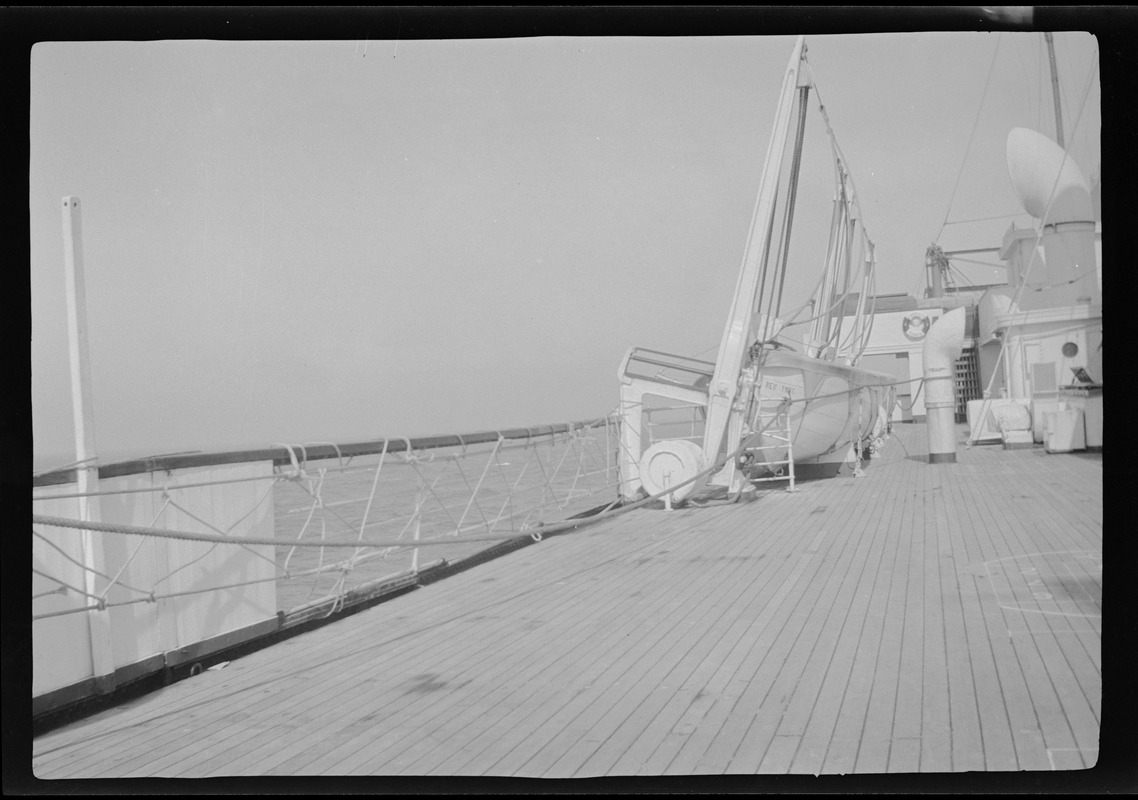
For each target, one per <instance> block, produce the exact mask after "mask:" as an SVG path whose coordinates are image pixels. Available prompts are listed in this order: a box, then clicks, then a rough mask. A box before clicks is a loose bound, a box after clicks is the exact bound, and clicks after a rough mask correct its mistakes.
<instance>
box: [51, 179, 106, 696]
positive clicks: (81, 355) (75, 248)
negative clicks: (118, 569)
mask: <svg viewBox="0 0 1138 800" xmlns="http://www.w3.org/2000/svg"><path fill="white" fill-rule="evenodd" d="M63 262H64V273H65V275H64V278H65V281H66V286H67V332H68V345H69V351H70V361H71V407H72V415H73V418H74V421H75V459H76V461H78V462H80V463H79V466H78V467H76V470H75V474H76V482H77V484H78V491H79V492H80V494H81V495H83V494H85V493H87V492H94V491H97V490H98V488H99V468H98V466H96V465H95V461H94V459H95V411H94V407H93V405H92V396H91V369H90V363H89V357H88V349H87V301H86V286H85V283H84V279H83V234H82V226H81V224H80V210H79V198H78V197H65V198H63ZM79 517H80V519H82V520H83V521H85V522H90V521H98V520H99V517H100V514H99V498H98V497H86V496H81V497H79ZM81 534H82V540H81V541H82V547H83V565H84V567H85V569H84V572H83V579H84V587H83V588H84V590H85V591H86V592H87V593H88V594H91V595H98V594H100V593H101V592H102V590H103V589H104V588H105V579H103V578H100V577H99V575H98V574H97V573H104V574H105V572H106V570H105V569H104V561H105V559H104V550H103V545H102V541H101V540H99V539H98V538H97V535H96V533H95V532H94V531H82V532H81ZM88 600H89V602H90V601H91V599H90V598H88ZM87 622H88V626H89V629H90V633H91V662H92V665H93V667H94V678H95V686H96V691H99V692H106V691H110V690H111V689H113V688H114V671H115V664H114V653H113V651H112V645H111V619H110V612H109V611H107V610H106V609H99V610H95V611H89V612H87Z"/></svg>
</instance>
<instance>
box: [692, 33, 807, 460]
mask: <svg viewBox="0 0 1138 800" xmlns="http://www.w3.org/2000/svg"><path fill="white" fill-rule="evenodd" d="M804 52H805V38H804V37H802V36H800V37H798V41H797V42H796V43H795V45H794V50H793V51H792V53H791V55H790V62H789V64H788V65H787V68H786V72H785V74H784V76H783V80H782V85H781V88H780V90H779V101H778V110H777V111H776V113H775V120H774V126H773V131H772V133H771V139H770V143H769V145H768V146H767V156H766V163H765V164H764V166H763V174H762V179H761V181H760V183H759V194H758V198H757V200H756V201H755V213H754V216H753V217H752V219H751V232H750V236H749V239H748V241H747V247H746V250H745V251H744V254H743V265H742V267H741V268H740V271H739V279H738V282H737V283H736V285H735V297H734V299H733V300H732V303H731V312H730V315H729V316H728V318H727V325H726V327H725V328H724V331H723V338H722V339H721V341H720V343H719V354H718V356H717V357H716V360H715V373H714V375H713V377H712V379H711V384H710V385H709V387H708V405H707V421H706V424H705V427H704V437H703V457H704V459H706V463H707V464H711V463H714V462H715V459H716V458H717V456H718V454H719V452H720V450H721V449H722V447H723V443H724V435H725V434H726V432H727V427H728V422H729V421H731V422H733V423H734V425H733V427H735V426H737V424H738V423H739V420H731V417H732V416H733V415H732V413H731V410H732V405H733V404H734V402H735V395H736V393H737V391H738V383H739V371H740V370H741V369H742V366H743V357H744V356H745V355H746V352H747V348H748V346H749V345H750V333H751V331H750V327H751V320H752V317H753V315H754V312H755V308H754V306H755V303H756V294H757V292H758V289H759V283H760V278H761V275H762V272H763V266H764V264H765V262H766V259H767V258H768V256H769V253H768V251H769V249H770V244H771V231H772V229H773V224H774V208H775V194H776V192H777V190H778V182H779V174H780V171H781V166H782V165H781V163H780V162H781V161H782V153H783V151H784V149H785V146H786V140H787V136H788V135H789V131H790V121H791V111H792V109H793V107H794V99H795V93H796V91H797V89H798V85H799V72H800V67H801V64H802V60H803V58H802V57H803V53H804ZM735 416H738V415H735ZM733 468H734V463H728V464H727V465H726V469H727V470H729V471H730V470H733Z"/></svg>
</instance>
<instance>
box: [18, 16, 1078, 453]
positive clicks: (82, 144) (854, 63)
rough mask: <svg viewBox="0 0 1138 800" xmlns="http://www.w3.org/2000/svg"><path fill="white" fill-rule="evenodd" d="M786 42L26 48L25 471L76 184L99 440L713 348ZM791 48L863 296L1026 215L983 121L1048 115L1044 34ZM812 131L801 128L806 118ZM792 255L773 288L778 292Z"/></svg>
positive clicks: (361, 431) (809, 178) (543, 386)
mask: <svg viewBox="0 0 1138 800" xmlns="http://www.w3.org/2000/svg"><path fill="white" fill-rule="evenodd" d="M1055 41H1056V52H1057V58H1058V60H1059V67H1060V70H1061V75H1062V97H1063V103H1064V111H1063V113H1064V122H1065V127H1066V129H1067V138H1068V145H1069V149H1070V151H1071V154H1072V156H1073V157H1074V158H1075V160H1076V161H1077V163H1078V164H1079V166H1080V167H1081V168H1082V169H1083V171H1084V173H1085V174H1086V175H1087V176H1088V178H1089V177H1091V176H1092V174H1093V173H1094V172H1095V170H1096V169H1097V168H1098V166H1099V125H1100V122H1099V114H1100V108H1099V94H1098V73H1097V71H1096V68H1095V65H1096V63H1097V47H1096V41H1095V39H1094V38H1093V37H1092V36H1090V35H1088V34H1080V33H1058V34H1056V36H1055ZM793 43H794V39H793V37H784V36H776V37H707V38H684V37H670V38H619V37H617V38H532V39H498V40H477V41H461V40H447V41H425V40H418V41H401V42H398V43H396V42H393V41H365V40H359V41H339V42H310V43H306V42H287V43H286V42H282V43H270V42H248V43H239V42H208V41H160V42H98V43H95V42H91V43H83V42H69V43H49V42H45V43H40V44H38V45H36V46H35V48H34V49H33V51H32V54H31V116H30V121H31V127H30V142H31V163H30V181H29V203H30V216H31V230H30V236H31V265H30V266H31V301H32V326H33V327H32V336H33V339H32V370H33V372H32V405H33V433H34V437H35V452H36V460H37V465H38V466H49V465H51V464H53V463H60V464H61V463H64V462H66V461H68V460H69V458H70V456H71V454H72V453H73V447H74V445H73V443H72V437H73V430H72V424H71V415H70V390H69V373H68V362H67V358H68V356H67V343H66V318H65V299H64V280H63V255H62V252H63V248H62V234H61V200H62V198H63V197H64V196H66V195H74V196H77V197H79V198H80V199H81V201H82V203H81V207H82V209H83V212H82V214H83V216H82V224H83V248H84V261H85V264H86V278H87V291H88V295H87V314H88V321H89V339H90V352H91V368H92V375H93V381H94V392H93V394H94V409H95V417H96V444H97V447H98V451H99V453H100V455H101V456H102V457H103V460H104V461H106V460H108V459H111V458H113V457H116V456H125V455H142V454H156V453H162V452H169V451H177V450H188V449H206V450H211V449H222V448H233V447H242V446H255V445H267V444H272V443H275V442H297V443H301V442H306V441H339V442H344V441H359V440H364V439H370V438H376V437H382V436H400V435H408V436H413V435H425V434H434V433H463V432H471V431H476V430H486V429H493V428H504V427H516V426H527V425H540V424H549V423H555V422H568V421H573V420H580V419H587V418H591V417H594V416H599V415H602V414H605V413H607V412H608V411H610V410H612V409H613V408H614V407H615V406H616V402H617V385H618V384H617V378H616V370H617V367H618V365H619V363H620V360H621V357H622V356H623V354H624V352H625V351H626V350H627V348H628V347H630V346H632V345H639V346H644V347H649V348H653V349H660V350H665V351H669V352H675V353H679V354H684V355H702V356H703V357H705V358H708V359H711V358H714V352H715V347H716V346H717V344H718V341H719V337H720V335H721V333H722V328H723V325H724V322H725V317H726V313H727V310H728V307H729V304H730V300H731V293H732V291H733V290H734V286H735V280H736V277H737V274H738V270H739V264H740V260H741V257H742V253H743V248H744V245H745V243H746V238H747V233H748V227H749V225H750V219H751V213H752V210H753V206H754V201H755V191H756V188H757V185H758V181H759V174H760V171H761V168H762V157H763V154H764V153H765V149H766V145H767V140H768V137H769V135H770V124H771V119H772V115H773V112H774V105H775V99H776V98H775V92H776V91H777V86H778V81H779V78H780V76H781V74H782V72H783V70H784V68H785V66H786V61H787V59H788V57H789V55H790V52H791V48H792V47H793ZM807 46H808V48H809V51H808V60H809V62H810V64H811V67H812V70H813V74H814V77H815V80H816V83H817V88H818V92H819V93H820V97H821V100H822V102H823V103H824V104H825V106H826V109H827V113H828V114H829V117H830V120H831V122H832V124H833V127H834V130H835V133H836V135H837V138H838V141H839V143H840V145H841V147H842V150H843V152H844V154H845V155H846V157H847V160H848V161H849V164H850V167H851V169H852V170H853V177H854V180H855V182H856V184H857V187H858V190H859V192H860V195H861V201H862V207H863V211H864V213H865V224H866V227H867V230H868V232H869V235H870V237H871V238H872V239H873V240H874V242H875V243H876V245H877V255H878V261H879V277H878V292H879V293H892V292H908V293H912V294H919V293H920V292H921V291H922V290H923V287H924V253H925V249H926V247H927V246H928V245H929V244H930V243H931V242H933V241H934V240H935V241H938V242H939V243H940V244H941V245H942V246H943V247H945V248H946V249H949V250H951V249H960V248H971V247H985V246H997V245H998V244H999V240H1000V237H1001V236H1002V234H1003V232H1004V230H1005V229H1006V228H1007V227H1008V225H1009V224H1010V223H1011V221H1012V219H1013V218H1014V215H1016V214H1017V212H1019V208H1018V206H1017V204H1016V201H1015V198H1014V195H1013V194H1012V191H1011V187H1010V184H1009V182H1008V179H1007V169H1006V166H1005V163H1004V142H1005V139H1006V136H1007V132H1008V131H1009V130H1010V129H1011V128H1012V127H1013V126H1016V125H1023V126H1027V127H1031V128H1036V129H1040V130H1043V131H1044V132H1046V133H1048V134H1049V135H1053V134H1054V121H1053V117H1052V101H1051V86H1050V80H1049V75H1048V72H1047V63H1046V50H1045V45H1044V40H1043V36H1042V34H1031V33H1000V34H982V33H946V34H930V33H922V34H870V35H849V36H818V37H812V38H808V40H807ZM1088 89H1089V93H1088ZM1084 98H1085V100H1084ZM1080 108H1081V109H1082V110H1081V114H1080ZM808 128H809V129H810V130H811V134H812V135H813V136H814V137H820V135H821V130H822V125H821V118H820V116H819V115H818V113H817V111H816V109H815V108H814V107H812V109H811V116H810V117H809V120H808ZM811 141H812V142H813V143H814V144H815V145H823V146H824V139H821V138H815V139H812V140H811ZM819 152H820V153H821V154H822V157H821V158H817V159H812V160H810V161H808V163H807V166H805V167H804V172H803V182H804V184H805V188H804V190H803V192H804V193H805V196H804V197H803V198H802V200H803V201H805V200H813V199H815V197H816V198H817V199H819V200H820V202H818V203H816V204H815V205H814V206H813V207H806V206H805V205H804V204H803V202H801V201H800V205H799V208H798V211H797V212H796V217H795V226H796V241H797V240H798V238H799V237H801V238H803V240H804V242H805V244H804V245H803V246H802V248H801V253H802V256H801V260H804V261H806V262H809V261H810V260H811V258H812V257H813V255H812V252H811V247H818V246H819V245H818V243H819V242H823V241H824V237H825V235H826V227H827V226H828V223H829V216H830V207H829V194H830V187H831V186H832V174H831V167H830V165H829V163H827V160H826V158H825V150H820V151H819ZM987 217H997V219H994V220H985V221H982V222H974V223H969V224H955V223H957V222H958V221H960V220H975V219H981V218H987ZM946 220H947V221H948V222H949V223H954V224H949V225H948V226H947V227H945V226H944V223H945V221H946ZM1018 220H1019V223H1020V224H1027V223H1028V222H1029V219H1028V218H1027V217H1024V216H1022V214H1021V215H1020V216H1019V217H1018ZM816 274H817V273H816V272H815V271H814V266H813V264H811V263H806V264H804V265H803V266H802V267H801V268H800V269H798V270H797V271H796V272H795V274H793V275H791V276H790V277H789V279H788V281H789V283H788V286H787V289H786V296H787V304H786V305H788V306H789V305H796V304H797V302H799V301H801V300H802V299H804V293H805V292H806V291H808V290H809V288H810V287H811V286H812V285H813V280H814V278H815V277H816ZM970 274H972V275H974V276H975V277H976V279H977V280H984V281H987V280H989V279H990V278H991V277H992V276H993V275H994V274H995V273H994V271H993V270H990V269H986V268H984V267H976V268H975V271H973V272H971V273H970Z"/></svg>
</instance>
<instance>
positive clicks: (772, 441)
mask: <svg viewBox="0 0 1138 800" xmlns="http://www.w3.org/2000/svg"><path fill="white" fill-rule="evenodd" d="M756 400H757V402H758V410H757V411H756V412H755V417H754V425H753V426H752V427H753V428H754V430H756V431H757V432H758V433H759V434H761V435H762V436H763V437H765V440H766V441H767V442H769V444H763V445H757V446H755V447H748V448H747V449H746V450H745V451H744V453H745V455H747V456H750V458H752V459H753V458H754V456H753V455H752V454H753V453H756V452H758V451H763V450H781V449H783V448H786V458H785V459H784V460H781V461H763V464H765V465H766V466H767V467H769V468H771V470H772V471H773V472H774V473H775V474H773V475H771V476H770V477H767V478H749V479H748V480H749V481H750V482H751V483H769V482H771V481H789V482H790V485H789V486H787V488H786V491H788V492H796V491H798V490H797V489H796V488H795V486H794V442H793V437H792V436H791V435H790V404H789V403H788V402H787V401H786V400H779V399H777V398H773V397H759V398H756ZM760 441H763V440H762V439H760ZM780 467H781V469H779V468H780Z"/></svg>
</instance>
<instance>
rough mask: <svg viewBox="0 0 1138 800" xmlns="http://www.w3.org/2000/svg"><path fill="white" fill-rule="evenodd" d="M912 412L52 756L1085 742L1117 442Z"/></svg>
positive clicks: (748, 752)
mask: <svg viewBox="0 0 1138 800" xmlns="http://www.w3.org/2000/svg"><path fill="white" fill-rule="evenodd" d="M924 436H925V429H924V426H922V425H919V424H916V425H901V426H898V428H897V429H896V430H895V436H894V439H893V441H891V442H890V443H889V444H888V446H887V449H886V451H885V453H884V454H883V455H882V456H881V457H880V458H876V459H874V460H873V461H872V463H871V464H870V465H869V466H868V468H867V469H866V471H865V475H864V477H860V478H854V477H852V476H849V475H842V476H839V477H838V478H834V479H830V480H824V481H811V482H800V483H799V484H798V491H797V492H795V493H788V492H786V491H785V490H784V484H765V485H763V487H762V488H761V489H760V490H759V491H758V492H757V493H756V494H755V495H754V496H753V497H752V498H751V499H749V500H746V501H744V502H742V503H738V504H725V503H715V502H712V503H710V504H708V505H707V506H705V507H684V508H677V509H674V510H671V511H666V510H664V509H663V508H647V509H640V510H636V511H633V512H631V513H629V514H626V515H623V516H620V517H617V518H615V519H612V520H609V521H604V522H600V523H597V524H595V525H591V526H587V527H585V528H582V529H580V530H579V531H576V532H574V533H571V534H567V535H562V536H552V537H547V538H546V539H545V540H544V541H542V542H541V543H539V544H537V545H535V546H531V547H527V548H523V549H520V550H516V551H514V552H511V553H509V554H507V555H505V556H502V557H500V558H498V559H496V560H494V561H490V562H487V563H485V564H481V565H479V566H477V567H475V568H473V569H470V570H468V571H466V572H462V573H459V574H456V575H453V576H451V577H448V578H447V579H445V580H443V581H440V582H438V583H435V584H430V585H428V586H424V587H421V588H419V589H417V590H416V591H413V592H411V593H408V594H405V595H402V596H399V597H396V598H394V599H392V600H390V601H388V602H386V603H383V604H381V605H379V606H376V607H374V608H372V609H369V610H367V611H364V612H361V613H359V614H356V615H353V616H350V617H347V618H345V619H342V620H340V621H337V622H335V623H332V624H330V625H328V626H325V627H323V628H320V629H317V630H314V631H310V632H308V633H304V634H301V635H299V636H297V637H295V638H292V639H289V640H287V641H285V642H282V643H279V644H276V645H273V646H272V647H269V648H266V649H264V650H262V651H259V652H256V653H253V654H251V655H248V656H246V657H244V658H241V659H238V660H236V661H234V662H231V663H230V664H229V665H228V666H227V667H225V668H224V669H221V670H214V671H207V672H206V673H204V674H202V675H199V676H197V677H194V678H190V679H188V680H185V681H182V682H180V683H177V684H174V685H171V686H169V687H166V688H164V689H162V690H160V691H158V692H155V693H154V694H151V695H148V696H146V697H144V698H141V699H138V700H135V701H133V702H131V703H129V704H126V705H124V706H121V707H119V708H115V709H112V710H109V711H105V712H103V713H100V714H98V715H95V716H93V717H91V718H89V719H86V720H82V721H79V722H76V723H73V724H71V725H69V726H67V727H64V728H61V729H58V730H55V731H52V732H50V733H48V734H45V735H43V736H41V737H39V738H38V739H37V740H36V741H35V743H34V754H33V769H34V772H35V774H36V775H37V776H39V777H41V778H72V777H103V778H107V777H127V776H131V777H143V776H163V777H203V776H215V777H216V776H236V775H254V776H260V775H397V774H399V775H443V776H446V775H488V776H525V777H596V776H606V775H608V776H627V775H695V774H736V773H739V774H741V773H762V774H768V773H769V774H776V773H799V774H844V773H852V772H858V773H861V772H871V773H878V772H918V771H919V772H926V771H935V772H953V771H955V772H964V771H983V770H988V771H1013V770H1051V769H1082V768H1084V767H1089V766H1093V765H1094V764H1095V762H1096V758H1097V751H1098V735H1099V720H1100V719H1101V697H1102V677H1101V655H1100V651H1101V622H1100V620H1101V593H1102V583H1101V565H1102V459H1101V456H1095V455H1088V454H1047V453H1045V452H1044V451H1043V450H1042V449H1041V448H1034V449H1029V450H1014V451H1005V450H1003V449H1002V448H1001V447H999V446H991V445H985V446H976V447H972V448H967V447H965V446H963V445H961V446H960V447H959V448H958V461H957V463H955V464H938V465H929V464H928V463H926V462H927V459H926V457H925V456H924V453H925V452H926V447H925V440H924Z"/></svg>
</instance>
